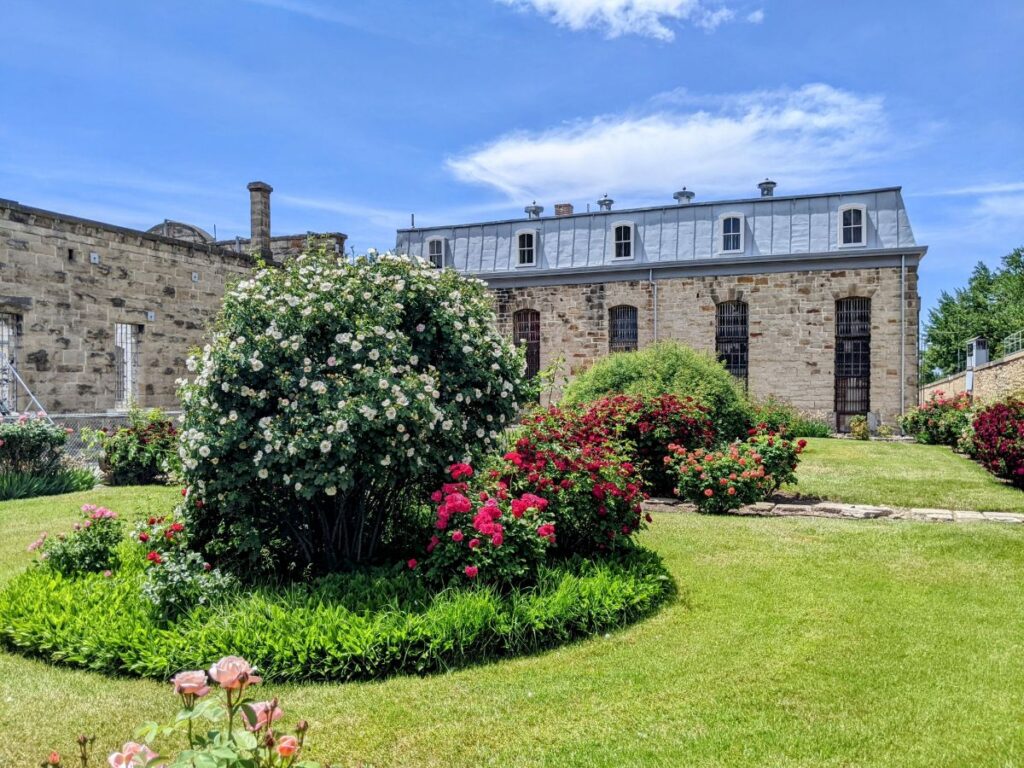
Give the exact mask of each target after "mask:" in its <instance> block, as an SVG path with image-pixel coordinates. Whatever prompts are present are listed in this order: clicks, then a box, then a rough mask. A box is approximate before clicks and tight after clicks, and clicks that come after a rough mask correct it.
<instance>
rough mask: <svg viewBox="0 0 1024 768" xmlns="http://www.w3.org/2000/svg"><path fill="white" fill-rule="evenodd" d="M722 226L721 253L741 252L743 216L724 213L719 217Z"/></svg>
mask: <svg viewBox="0 0 1024 768" xmlns="http://www.w3.org/2000/svg"><path fill="white" fill-rule="evenodd" d="M719 221H721V226H722V248H721V253H742V252H743V214H740V213H724V214H722V215H721V216H720V217H719Z"/></svg>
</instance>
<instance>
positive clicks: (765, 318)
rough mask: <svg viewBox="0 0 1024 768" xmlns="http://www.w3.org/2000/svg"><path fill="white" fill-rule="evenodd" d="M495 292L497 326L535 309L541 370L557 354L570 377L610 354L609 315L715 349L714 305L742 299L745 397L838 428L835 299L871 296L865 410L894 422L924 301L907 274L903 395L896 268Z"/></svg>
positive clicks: (913, 392)
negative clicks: (619, 312)
mask: <svg viewBox="0 0 1024 768" xmlns="http://www.w3.org/2000/svg"><path fill="white" fill-rule="evenodd" d="M655 285H656V286H657V288H656V289H655V288H654V286H653V285H652V284H651V283H649V282H646V281H633V282H619V283H594V284H585V285H563V286H544V287H523V288H499V289H496V290H495V296H496V305H497V312H498V324H499V328H500V329H501V330H502V332H504V333H508V334H509V335H511V333H512V327H511V322H512V315H513V313H514V312H515V311H516V310H519V309H527V308H529V309H536V310H538V311H539V312H540V317H541V366H542V367H544V366H547V365H549V364H550V363H552V362H553V361H555V360H557V359H558V358H559V357H560V356H564V358H565V363H564V365H563V366H562V369H561V373H562V375H563V377H564V378H570V377H572V376H574V375H576V374H577V373H579V372H580V371H581V370H583V369H584V368H586V367H587V366H589V365H590V364H591V363H592V362H593V361H594V360H596V359H598V358H600V357H602V356H604V355H606V354H608V309H609V308H611V307H613V306H615V305H616V304H632V305H634V306H636V307H637V324H638V333H639V344H640V346H645V345H647V344H649V343H651V342H652V341H653V340H655V327H654V326H655V323H654V314H655V313H654V307H655V294H656V296H657V316H658V317H657V338H658V339H675V340H678V341H681V342H683V343H685V344H688V345H690V346H692V347H695V348H697V349H705V350H708V351H712V352H713V351H714V348H715V304H716V303H717V302H719V301H726V300H743V301H745V302H747V306H748V312H749V323H750V326H749V327H750V347H749V355H750V358H749V377H748V388H749V391H750V393H751V395H753V396H755V397H758V398H763V397H767V396H768V395H770V394H772V395H776V396H778V397H780V398H782V399H785V400H788V401H789V402H791V403H792V404H793V405H795V406H796V407H797V408H799V409H800V410H802V411H804V412H806V413H808V414H810V415H814V416H817V417H820V418H824V419H826V420H828V421H829V422H830V423H833V424H834V420H835V412H834V407H835V379H834V375H835V302H836V300H837V299H841V298H846V297H849V296H861V297H868V298H870V299H871V314H872V327H871V362H872V369H871V394H870V398H871V404H870V406H871V411H872V412H874V413H877V414H878V416H879V417H880V420H881V422H882V423H886V424H891V425H894V424H895V422H896V417H897V416H899V414H900V412H901V405H902V406H903V407H904V408H909V407H911V406H913V405H914V402H915V400H916V397H917V334H918V314H919V306H920V301H919V298H918V295H917V270H916V268H915V267H908V268H907V284H906V288H905V297H906V305H905V307H904V311H905V324H904V329H903V336H902V342H903V361H904V366H903V374H904V378H903V388H902V403H901V387H900V383H901V382H900V351H901V348H900V344H901V334H900V300H901V299H900V270H899V268H865V269H849V270H837V271H827V272H826V271H796V272H780V273H775V274H769V275H731V276H714V277H694V278H671V279H664V280H658V281H656V283H655Z"/></svg>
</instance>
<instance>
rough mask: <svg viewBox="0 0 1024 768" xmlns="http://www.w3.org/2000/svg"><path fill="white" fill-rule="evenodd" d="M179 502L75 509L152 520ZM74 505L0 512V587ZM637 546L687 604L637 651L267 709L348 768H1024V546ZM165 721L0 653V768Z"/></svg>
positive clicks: (170, 710)
mask: <svg viewBox="0 0 1024 768" xmlns="http://www.w3.org/2000/svg"><path fill="white" fill-rule="evenodd" d="M812 455H813V452H812ZM175 493H176V492H175V491H174V490H173V489H162V490H155V491H154V490H151V489H150V490H142V489H134V488H128V489H121V490H118V491H98V492H94V493H92V494H88V498H90V499H93V500H95V501H97V502H99V503H105V504H107V505H108V506H111V507H112V508H113V509H115V510H118V511H123V512H126V513H128V512H132V511H134V512H140V513H144V512H156V511H161V512H162V511H166V509H169V508H170V506H171V505H172V504H173V503H174V500H175ZM84 498H85V496H82V495H80V496H75V497H58V498H53V499H46V500H37V501H31V502H9V503H4V504H0V525H2V526H3V528H2V530H3V532H4V535H3V536H2V537H0V581H3V580H6V579H7V578H9V577H10V576H11V575H12V574H13V573H15V572H17V571H18V570H20V569H21V568H24V567H25V566H26V565H27V564H28V562H29V559H30V557H29V555H27V554H26V553H25V552H24V546H25V544H26V543H27V542H28V541H29V540H30V539H31V538H34V537H35V535H36V534H37V533H38V531H39V530H40V529H45V530H49V531H51V532H54V531H56V530H59V529H60V528H62V527H63V525H64V524H66V523H68V522H70V519H71V516H72V515H73V513H74V510H75V509H76V508H77V506H78V505H79V504H80V503H81V502H82V501H83V500H84ZM644 541H645V543H646V544H647V545H648V546H651V547H653V548H654V549H656V550H657V551H658V552H659V553H661V555H662V556H663V557H664V559H665V561H666V564H667V566H668V567H669V569H670V570H671V572H672V573H673V575H674V577H675V579H676V581H677V583H678V586H679V590H680V595H679V598H678V599H677V600H676V601H674V602H673V603H671V604H669V605H668V606H667V607H665V608H664V609H662V610H661V611H660V612H659V613H658V614H656V615H655V616H653V617H652V618H650V619H648V620H647V621H644V622H642V623H640V624H637V625H635V626H633V627H631V628H629V629H626V630H623V631H621V632H617V633H614V634H612V635H610V636H603V637H598V638H594V639H592V640H589V641H586V642H581V643H577V644H574V645H571V646H567V647H563V648H561V649H559V650H556V651H553V652H548V653H544V654H540V655H537V656H532V657H528V658H520V659H514V660H510V661H506V662H501V663H495V664H489V665H484V666H479V667H475V668H470V669H463V670H460V671H458V672H454V673H450V674H443V675H435V676H431V677H425V678H417V677H398V678H393V679H390V680H386V681H383V682H376V683H358V684H318V685H306V686H298V685H289V686H284V685H282V686H265V687H264V688H265V694H266V695H268V696H269V695H271V694H275V695H279V696H280V697H281V698H282V702H283V706H284V708H285V710H286V712H287V721H288V722H291V723H294V721H295V720H296V719H297V718H299V717H305V718H307V719H308V720H309V721H310V722H311V723H312V728H311V731H310V742H311V743H310V751H309V755H310V756H311V757H315V758H318V759H322V760H330V761H332V762H333V763H334V764H336V765H341V766H353V767H354V766H376V767H377V768H385V767H387V766H402V767H403V768H408V767H416V766H444V768H458V767H459V766H490V765H493V766H552V767H555V766H557V767H559V768H561V767H562V766H580V767H582V766H608V767H609V768H610V767H612V766H616V767H619V766H666V767H669V766H671V767H672V768H679V767H682V766H687V767H691V766H758V767H759V768H760V767H761V766H920V767H921V768H926V767H927V768H934V767H935V766H961V765H970V766H992V767H993V768H995V767H996V766H999V767H1000V768H1005V767H1006V766H1013V765H1022V764H1024V640H1022V631H1021V628H1022V627H1024V589H1022V588H1021V584H1022V580H1024V526H1013V525H997V524H973V525H941V524H926V523H907V522H896V521H836V520H820V519H797V518H789V519H761V518H738V517H728V516H721V517H705V516H698V515H683V514H678V515H673V514H661V515H658V516H657V517H656V518H655V521H654V524H653V525H652V526H651V528H650V530H649V531H648V532H647V533H646V534H645V535H644ZM175 710H176V706H175V700H174V697H173V696H172V695H171V693H170V688H169V686H166V685H161V684H159V683H155V682H152V681H144V680H135V679H127V678H108V677H104V676H102V675H98V674H93V673H87V672H80V671H74V670H69V669H63V668H60V667H56V666H51V665H48V664H44V663H41V662H37V661H32V660H29V659H25V658H22V657H20V656H15V655H11V654H2V653H0V731H2V732H3V734H4V738H3V739H0V766H32V765H37V764H38V763H39V762H40V761H41V759H42V757H43V756H44V755H45V754H47V752H48V751H49V750H50V749H52V748H57V749H61V750H63V751H64V752H66V753H70V752H71V751H72V750H71V746H72V744H73V739H74V736H75V734H77V733H79V732H86V733H90V734H91V733H95V734H96V735H97V745H98V747H100V748H101V749H102V750H104V751H103V754H102V755H101V757H105V756H106V752H105V750H108V749H110V748H112V747H113V746H115V745H117V744H120V742H121V741H123V740H124V739H125V738H127V737H128V736H129V735H130V733H131V731H132V729H133V728H134V727H135V726H136V725H138V724H139V723H140V722H142V721H144V720H147V719H162V720H167V719H169V718H171V717H172V716H173V714H174V712H175ZM100 762H102V759H101V760H100Z"/></svg>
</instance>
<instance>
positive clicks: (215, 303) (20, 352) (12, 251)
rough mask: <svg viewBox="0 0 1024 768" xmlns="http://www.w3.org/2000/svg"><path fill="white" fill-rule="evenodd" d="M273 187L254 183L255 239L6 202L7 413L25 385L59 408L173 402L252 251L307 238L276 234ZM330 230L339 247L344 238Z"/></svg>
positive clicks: (3, 331) (1, 393)
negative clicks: (138, 225)
mask: <svg viewBox="0 0 1024 768" xmlns="http://www.w3.org/2000/svg"><path fill="white" fill-rule="evenodd" d="M271 191H272V190H271V188H270V186H269V185H267V184H264V183H263V182H253V183H252V184H250V185H249V193H250V215H251V222H252V228H251V237H250V238H248V239H236V240H230V241H220V242H215V241H214V239H213V238H212V237H211V236H210V235H209V234H208V233H206V232H204V231H203V230H202V229H200V228H198V227H195V226H192V225H190V224H184V223H181V222H175V221H169V220H168V221H164V222H163V223H161V224H158V225H156V226H155V227H153V228H151V229H150V230H148V231H146V232H142V231H139V230H134V229H127V228H124V227H119V226H115V225H113V224H104V223H102V222H98V221H89V220H87V219H82V218H78V217H76V216H69V215H67V214H63V213H54V212H52V211H44V210H40V209H38V208H30V207H28V206H24V205H20V204H19V203H16V202H12V201H10V200H0V361H11V363H12V365H6V364H4V363H0V410H3V411H9V412H16V411H19V410H25V409H26V408H28V407H29V405H30V403H29V395H28V393H29V392H31V393H32V394H33V395H34V396H35V397H36V398H37V399H38V401H39V403H40V404H41V405H42V406H43V407H44V408H45V409H46V410H47V411H49V412H50V413H52V414H60V413H63V414H68V413H89V414H105V413H117V412H119V411H123V410H124V409H126V408H127V406H128V404H129V402H132V401H134V402H137V403H138V404H139V405H141V406H144V407H153V406H160V407H164V408H174V407H176V406H177V399H176V396H175V390H176V385H175V381H176V380H177V379H178V378H179V377H182V376H184V375H186V369H185V358H186V356H187V354H188V352H189V350H190V349H192V348H194V347H198V346H201V345H202V343H203V342H204V340H205V330H206V328H207V326H208V325H209V323H210V321H211V320H212V319H213V317H214V316H215V315H216V313H217V311H218V310H219V309H220V305H221V300H222V298H223V296H224V291H225V288H226V287H227V285H228V284H229V283H231V282H232V281H234V280H237V279H239V278H241V277H242V276H244V275H246V274H247V273H248V272H249V271H250V270H251V269H252V267H253V264H254V259H253V255H252V254H259V255H261V256H263V257H264V259H265V260H266V261H270V262H275V261H277V262H279V261H281V260H283V259H285V258H288V256H290V255H293V254H294V253H297V252H299V251H301V249H302V247H303V245H304V244H305V242H306V239H307V235H294V236H287V237H271V234H270V193H271ZM326 237H327V238H328V240H329V241H330V242H333V243H334V246H335V249H336V250H338V251H339V252H343V251H344V246H345V235H343V234H341V233H331V234H329V235H327V236H326ZM16 374H17V376H20V377H21V379H22V381H23V382H24V385H25V386H22V384H21V383H20V382H18V381H17V376H16Z"/></svg>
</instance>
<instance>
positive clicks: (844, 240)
mask: <svg viewBox="0 0 1024 768" xmlns="http://www.w3.org/2000/svg"><path fill="white" fill-rule="evenodd" d="M866 212H867V208H866V207H865V206H863V205H844V206H841V207H840V208H839V245H840V246H844V245H865V244H866V243H867V240H866V239H865V237H864V223H865V221H866V219H867V216H866Z"/></svg>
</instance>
